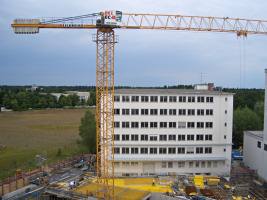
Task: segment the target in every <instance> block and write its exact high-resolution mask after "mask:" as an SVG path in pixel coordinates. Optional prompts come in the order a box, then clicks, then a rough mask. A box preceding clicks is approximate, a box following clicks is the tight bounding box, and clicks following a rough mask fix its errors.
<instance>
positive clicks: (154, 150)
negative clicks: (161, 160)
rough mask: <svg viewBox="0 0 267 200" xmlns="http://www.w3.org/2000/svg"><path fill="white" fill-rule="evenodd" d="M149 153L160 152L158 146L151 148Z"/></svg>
mask: <svg viewBox="0 0 267 200" xmlns="http://www.w3.org/2000/svg"><path fill="white" fill-rule="evenodd" d="M149 153H150V154H157V153H158V149H157V148H152V147H151V148H149Z"/></svg>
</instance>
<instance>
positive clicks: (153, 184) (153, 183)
mask: <svg viewBox="0 0 267 200" xmlns="http://www.w3.org/2000/svg"><path fill="white" fill-rule="evenodd" d="M152 186H156V185H155V180H154V178H153V182H152Z"/></svg>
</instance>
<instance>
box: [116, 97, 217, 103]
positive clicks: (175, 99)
mask: <svg viewBox="0 0 267 200" xmlns="http://www.w3.org/2000/svg"><path fill="white" fill-rule="evenodd" d="M130 100H131V102H140V101H141V102H150V103H157V102H161V103H168V102H169V103H177V102H179V103H185V102H189V103H194V102H200V103H204V102H207V103H213V97H212V96H207V97H206V96H133V95H132V96H130V95H122V96H119V95H115V96H114V102H120V101H121V102H130Z"/></svg>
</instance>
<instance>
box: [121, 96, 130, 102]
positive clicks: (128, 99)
mask: <svg viewBox="0 0 267 200" xmlns="http://www.w3.org/2000/svg"><path fill="white" fill-rule="evenodd" d="M129 101H130V97H129V96H122V102H129Z"/></svg>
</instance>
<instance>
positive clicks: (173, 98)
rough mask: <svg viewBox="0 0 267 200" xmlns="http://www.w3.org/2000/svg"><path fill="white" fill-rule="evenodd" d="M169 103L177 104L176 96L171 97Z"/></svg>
mask: <svg viewBox="0 0 267 200" xmlns="http://www.w3.org/2000/svg"><path fill="white" fill-rule="evenodd" d="M169 102H172V103H176V102H177V97H176V96H169Z"/></svg>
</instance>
